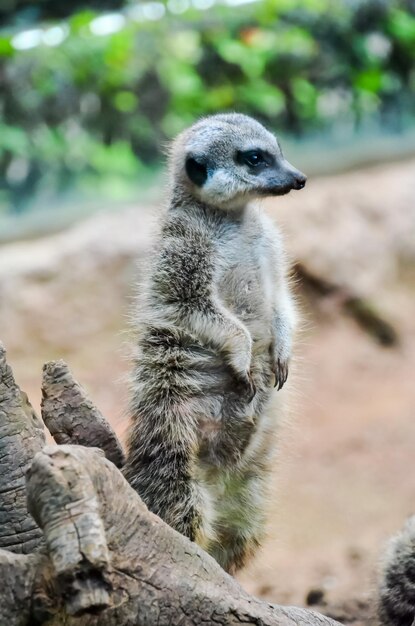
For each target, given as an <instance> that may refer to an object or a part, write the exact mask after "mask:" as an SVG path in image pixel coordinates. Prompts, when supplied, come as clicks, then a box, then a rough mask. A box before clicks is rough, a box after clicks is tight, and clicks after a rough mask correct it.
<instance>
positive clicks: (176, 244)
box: [125, 114, 306, 572]
mask: <svg viewBox="0 0 415 626" xmlns="http://www.w3.org/2000/svg"><path fill="white" fill-rule="evenodd" d="M170 173H171V185H170V201H169V206H168V210H167V213H166V215H165V217H164V220H163V222H162V225H161V233H160V236H159V240H158V244H157V252H156V253H155V255H154V259H153V263H152V268H151V271H150V275H149V280H148V284H147V286H146V290H145V295H144V297H142V302H141V303H140V306H139V310H138V311H137V315H136V325H137V329H138V330H139V341H138V351H137V356H136V361H135V369H134V373H133V380H132V401H131V413H132V425H131V428H130V431H129V458H128V461H127V466H126V469H125V473H126V477H127V478H128V480H129V481H130V483H131V484H132V485H133V487H134V488H135V489H136V490H137V491H138V493H139V494H140V496H141V497H142V498H143V500H144V502H146V504H147V505H148V507H149V508H150V510H152V511H153V512H154V513H156V514H157V515H159V516H160V517H161V518H162V519H164V520H165V521H166V522H167V523H168V524H170V525H171V526H172V527H174V528H175V529H176V530H178V531H179V532H181V533H182V534H184V535H186V536H187V537H189V538H190V539H191V540H193V541H196V542H197V543H198V544H200V545H201V546H202V547H203V548H204V549H206V550H207V551H208V552H209V553H210V554H212V555H213V556H214V558H215V559H216V560H217V561H218V562H219V563H220V564H221V565H222V566H223V567H224V568H225V569H226V570H227V571H230V572H234V571H235V570H237V569H238V568H240V567H242V566H243V565H244V563H245V562H246V560H247V558H248V557H249V556H250V555H251V554H253V552H254V551H255V548H256V547H257V546H258V544H259V542H260V540H261V537H262V534H263V528H264V512H265V511H264V509H265V507H264V499H265V494H266V485H267V478H268V475H269V470H270V465H271V460H272V454H273V449H274V438H273V435H274V433H275V429H276V425H277V422H278V418H279V416H278V414H271V413H270V412H269V411H267V409H268V405H269V400H270V396H271V393H272V390H273V387H274V384H276V386H277V387H278V388H281V387H282V386H283V385H284V383H285V381H286V379H287V375H288V366H289V361H290V355H291V343H292V335H293V329H294V324H295V311H294V307H293V302H292V298H291V295H290V291H289V285H288V282H287V278H286V266H285V260H284V252H283V248H282V243H281V238H280V235H279V233H278V232H277V231H276V230H275V228H274V226H273V224H272V223H271V222H270V221H269V220H268V219H267V218H266V217H265V215H263V214H262V213H261V212H260V210H259V209H258V208H256V207H254V206H251V205H250V204H249V202H250V201H251V200H253V199H255V198H261V197H265V196H278V195H283V194H286V193H288V192H289V191H290V190H292V189H302V188H303V187H304V185H305V182H306V177H305V175H304V174H302V173H301V172H299V171H298V170H297V169H295V168H294V167H293V166H292V165H290V164H289V163H288V161H286V159H285V158H284V156H283V154H282V152H281V148H280V146H279V144H278V141H277V139H276V138H275V137H274V136H273V135H272V134H271V133H269V132H268V131H267V130H266V129H265V128H264V127H263V126H262V125H261V124H259V123H258V122H257V121H255V120H254V119H252V118H250V117H247V116H245V115H240V114H224V115H215V116H212V117H207V118H205V119H202V120H201V121H199V122H198V123H196V124H195V125H194V126H192V127H191V128H189V129H188V130H186V131H185V132H183V133H182V134H181V135H179V137H178V138H177V139H176V141H175V142H174V143H173V146H172V150H171V155H170Z"/></svg>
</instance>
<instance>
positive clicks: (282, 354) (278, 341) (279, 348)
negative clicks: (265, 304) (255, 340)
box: [270, 311, 293, 390]
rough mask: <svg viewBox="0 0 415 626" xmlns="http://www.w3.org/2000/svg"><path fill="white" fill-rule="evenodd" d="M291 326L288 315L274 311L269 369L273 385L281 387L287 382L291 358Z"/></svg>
mask: <svg viewBox="0 0 415 626" xmlns="http://www.w3.org/2000/svg"><path fill="white" fill-rule="evenodd" d="M292 334H293V328H292V325H291V319H290V315H287V314H286V313H285V312H281V311H276V312H275V314H274V321H273V338H272V341H271V346H270V356H271V371H272V373H273V375H274V379H275V380H274V387H276V388H277V389H278V390H279V389H282V387H283V386H284V384H285V383H286V382H287V378H288V370H289V364H290V358H291V346H292Z"/></svg>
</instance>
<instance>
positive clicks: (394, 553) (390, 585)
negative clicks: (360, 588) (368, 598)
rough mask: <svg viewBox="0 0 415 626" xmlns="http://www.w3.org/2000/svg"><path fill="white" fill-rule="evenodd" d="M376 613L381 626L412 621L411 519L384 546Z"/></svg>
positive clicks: (414, 558) (414, 542)
mask: <svg viewBox="0 0 415 626" xmlns="http://www.w3.org/2000/svg"><path fill="white" fill-rule="evenodd" d="M377 609H378V611H377V613H378V618H379V623H380V624H381V625H382V626H411V624H413V623H414V620H415V516H412V517H410V518H409V519H408V520H407V522H406V524H405V526H404V527H403V528H402V530H401V531H400V532H399V533H398V534H397V535H396V536H395V537H393V538H392V539H391V540H390V541H389V544H388V547H387V550H386V552H385V554H384V555H383V558H382V566H381V574H380V580H379V585H378V606H377Z"/></svg>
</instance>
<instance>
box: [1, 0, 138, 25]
mask: <svg viewBox="0 0 415 626" xmlns="http://www.w3.org/2000/svg"><path fill="white" fill-rule="evenodd" d="M124 4H125V0H2V2H1V5H0V26H5V25H7V24H10V23H16V24H19V23H20V24H23V23H26V24H27V23H30V22H34V21H37V20H46V19H56V18H58V19H62V18H65V17H68V16H69V15H71V14H72V13H74V12H75V11H78V10H80V9H86V8H90V9H95V10H101V11H102V10H104V11H108V10H114V9H119V8H120V7H122V6H123V5H124Z"/></svg>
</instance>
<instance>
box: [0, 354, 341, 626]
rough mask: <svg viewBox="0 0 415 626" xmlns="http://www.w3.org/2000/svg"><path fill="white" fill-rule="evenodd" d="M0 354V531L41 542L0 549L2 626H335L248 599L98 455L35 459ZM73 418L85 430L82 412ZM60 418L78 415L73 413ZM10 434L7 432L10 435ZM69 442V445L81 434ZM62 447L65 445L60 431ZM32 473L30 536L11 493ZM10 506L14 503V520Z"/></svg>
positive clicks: (53, 451) (34, 442) (48, 452)
mask: <svg viewBox="0 0 415 626" xmlns="http://www.w3.org/2000/svg"><path fill="white" fill-rule="evenodd" d="M1 354H2V361H1V363H2V369H1V373H0V389H1V390H2V396H1V413H0V418H1V422H0V426H1V430H0V433H1V435H2V437H1V439H0V445H1V447H0V450H1V459H2V475H1V478H2V477H3V473H7V474H8V475H12V474H13V472H15V473H16V471H17V470H16V467H17V466H19V463H20V473H19V472H17V477H18V479H19V480H17V481H16V482H13V483H12V485H11V487H10V489H9V491H5V490H4V489H3V490H2V491H0V511H1V512H2V515H3V517H2V519H1V527H2V528H4V526H7V525H9V527H11V528H15V527H17V530H20V528H21V527H22V526H24V522H25V520H26V522H27V523H28V524H29V526H30V528H31V530H32V532H33V533H34V534H33V537H34V539H33V537H32V538H31V541H32V544H33V549H34V548H35V547H36V546H39V544H40V538H41V536H43V539H44V541H43V542H42V545H41V546H40V548H38V551H37V552H34V553H33V554H13V553H12V552H11V551H8V550H1V549H0V580H1V583H2V584H1V587H0V624H1V625H2V626H3V624H4V625H7V626H26V625H27V626H28V625H31V626H33V625H34V624H47V625H48V626H58V625H59V626H62V625H63V624H65V626H155V625H156V624H157V625H159V626H167V625H176V624H177V625H182V626H186V625H193V624H205V625H208V624H212V625H216V626H220V625H222V624H223V625H225V624H226V625H230V626H232V625H240V624H252V625H258V626H259V625H261V626H274V625H275V626H276V625H278V626H294V625H296V626H317V625H319V626H320V625H321V626H335V624H336V622H334V621H332V620H330V619H329V618H327V617H324V616H322V615H319V614H318V613H315V612H313V611H309V610H305V609H299V608H292V607H281V606H275V605H271V604H268V603H266V602H261V601H260V600H258V599H256V598H253V597H252V596H250V595H248V594H247V593H246V592H245V591H244V590H243V589H242V588H241V586H240V585H239V584H238V583H237V582H236V581H235V580H234V579H233V578H232V577H231V576H229V575H228V574H226V573H225V572H224V571H223V570H222V569H221V568H220V566H219V565H218V564H217V563H216V562H215V561H214V560H213V559H212V558H211V557H210V556H209V555H208V554H206V553H205V552H203V550H201V549H200V548H199V547H198V546H197V545H196V544H194V543H192V542H190V541H189V540H188V539H187V538H185V537H183V536H181V535H180V534H178V533H177V532H176V531H174V530H173V529H172V528H170V527H169V526H167V525H166V524H165V523H164V522H162V521H161V520H160V519H159V518H158V517H156V516H155V515H153V514H152V513H150V512H149V511H148V509H147V507H146V506H145V504H144V503H143V502H142V500H141V499H140V497H139V496H138V494H137V493H136V492H135V491H134V490H133V489H132V488H131V487H130V485H129V484H128V483H127V481H126V480H125V478H124V477H123V476H122V474H121V473H120V471H119V470H118V469H117V468H116V467H115V465H114V464H113V463H112V462H111V461H109V460H108V459H107V458H105V456H104V454H103V452H102V451H101V450H98V449H96V448H87V447H83V446H79V445H61V446H59V445H50V446H47V447H43V449H42V450H40V448H42V446H43V434H42V431H41V428H40V425H39V421H38V418H36V420H35V418H34V417H33V414H32V411H31V410H30V409H28V408H26V409H24V408H22V402H23V400H22V394H21V392H20V390H18V387H17V386H16V385H15V383H14V380H13V376H12V374H11V370H10V368H8V366H7V365H6V363H5V356H4V351H3V352H2V353H1ZM62 367H63V366H62ZM63 370H65V374H64V376H63V378H64V379H65V377H66V376H67V370H66V369H65V367H63ZM63 370H62V368H59V367H58V368H57V369H56V368H55V370H53V368H52V369H50V368H49V369H48V375H50V376H51V380H49V381H48V385H49V388H53V386H54V385H55V383H56V382H57V381H54V380H53V378H54V374H53V371H55V372H56V374H57V379H58V381H59V380H61V373H62V371H63ZM59 372H60V373H59ZM64 387H65V385H64ZM69 387H70V388H72V389H73V388H75V385H74V386H72V383H71V384H70V385H69ZM76 388H77V387H76ZM77 393H78V392H77ZM75 395H76V394H75ZM59 398H61V399H59ZM81 404H82V403H81ZM23 406H25V405H24V403H23ZM28 406H29V405H28ZM65 406H67V405H66V400H65V394H61V395H59V393H58V394H56V395H55V396H54V409H53V410H54V411H56V414H57V415H62V417H61V418H59V419H61V420H62V419H63V417H66V415H67V413H66V412H65V411H66V409H64V408H63V407H65ZM88 406H89V405H88ZM48 410H49V409H48ZM50 411H51V414H50V418H49V423H50V421H51V420H53V417H52V409H50ZM91 411H92V414H93V413H94V410H93V408H92V409H91ZM71 412H72V413H71ZM82 412H83V418H84V419H87V417H88V410H87V409H85V405H83V404H82ZM68 414H73V415H74V416H75V415H77V411H76V410H75V409H74V408H73V407H71V408H70V409H68ZM11 424H14V425H17V426H16V428H15V429H14V430H13V428H12V427H11ZM33 424H34V425H33ZM7 426H8V430H7V428H6V427H7ZM30 428H31V429H32V430H30ZM81 430H82V429H81ZM27 432H30V433H31V434H30V436H29V435H27ZM73 432H74V433H75V440H76V441H79V430H77V429H74V431H73ZM82 432H83V435H82V437H85V434H84V431H82ZM3 433H5V434H4V436H3ZM93 435H94V433H93V432H91V436H92V438H93V440H94V441H95V437H94V436H93ZM66 436H67V437H68V439H69V440H70V437H71V435H70V431H69V429H67V430H66ZM113 438H115V439H116V437H115V435H114V434H113V433H112V434H111V433H110V435H109V439H113ZM85 443H88V442H87V441H85ZM104 443H105V442H104ZM103 447H105V445H104V446H103ZM17 455H18V458H17ZM30 463H31V466H30V470H29V471H28V474H27V484H26V493H27V503H28V509H29V511H30V513H31V514H32V516H33V518H34V520H36V522H37V524H38V527H36V525H35V522H34V521H33V520H32V519H31V518H30V517H29V514H28V513H27V510H26V505H25V502H24V498H25V496H24V491H25V490H24V488H23V487H22V482H21V481H22V480H23V475H24V468H26V467H27V466H28V465H30ZM1 484H2V485H4V482H2V483H1ZM12 496H13V499H10V498H11V497H12ZM4 502H6V503H8V504H7V506H6V507H5V506H4ZM10 502H16V503H17V505H18V506H17V509H16V510H15V509H14V507H11V506H10ZM10 520H11V521H10ZM19 540H21V546H23V547H24V550H23V549H22V550H21V551H22V552H23V551H24V552H28V551H29V550H28V545H29V544H28V543H27V536H26V535H19V534H17V536H16V538H15V544H14V545H13V547H14V548H15V551H16V549H17V548H18V545H19ZM30 545H31V544H30Z"/></svg>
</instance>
